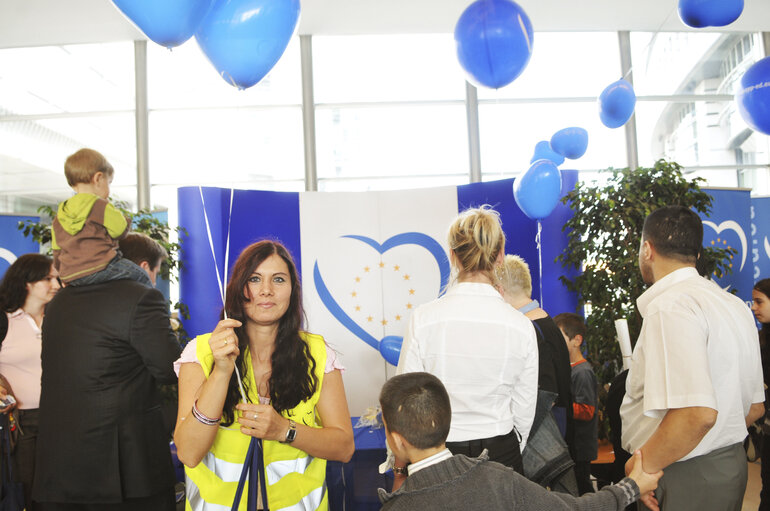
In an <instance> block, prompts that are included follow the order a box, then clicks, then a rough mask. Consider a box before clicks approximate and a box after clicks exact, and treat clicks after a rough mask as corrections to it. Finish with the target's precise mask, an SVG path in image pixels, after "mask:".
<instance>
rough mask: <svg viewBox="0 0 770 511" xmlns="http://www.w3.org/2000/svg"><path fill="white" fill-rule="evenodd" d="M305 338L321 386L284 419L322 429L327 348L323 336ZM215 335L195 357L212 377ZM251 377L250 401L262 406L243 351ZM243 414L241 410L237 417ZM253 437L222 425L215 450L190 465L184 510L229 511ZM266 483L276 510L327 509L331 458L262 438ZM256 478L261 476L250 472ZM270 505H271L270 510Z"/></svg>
mask: <svg viewBox="0 0 770 511" xmlns="http://www.w3.org/2000/svg"><path fill="white" fill-rule="evenodd" d="M300 335H301V337H302V339H303V340H304V341H305V342H306V343H307V344H308V347H309V348H310V356H312V357H313V359H314V360H315V363H316V367H315V372H316V376H317V377H318V385H317V388H316V391H315V394H313V395H312V396H311V397H310V399H308V400H307V401H303V402H301V403H300V404H298V405H297V406H295V407H294V408H292V409H291V410H289V411H288V412H283V413H282V415H283V416H284V417H287V418H291V419H293V420H294V421H295V422H297V423H298V424H304V425H305V426H310V427H313V428H320V427H322V426H321V424H320V421H319V418H318V417H317V415H316V413H315V407H316V404H317V403H318V398H319V397H320V395H321V385H322V383H323V377H324V370H325V368H326V344H325V343H324V340H323V337H321V336H320V335H314V334H310V333H304V332H303V333H301V334H300ZM209 337H211V334H204V335H199V336H198V337H197V347H196V356H197V358H198V362H200V364H201V367H202V368H203V372H204V373H205V375H206V378H208V376H209V374H211V371H212V369H213V367H214V357H213V355H212V354H211V347H210V346H209ZM244 357H245V359H246V367H247V368H248V370H247V374H246V378H247V379H248V382H249V385H248V393H249V396H248V397H249V400H250V401H251V402H252V403H258V402H259V397H258V395H257V384H256V382H255V380H254V370H253V368H252V365H251V354H250V353H249V350H248V349H246V352H245V353H244ZM239 416H240V412H237V416H236V418H237V417H239ZM250 441H251V437H250V436H248V435H244V434H243V433H241V431H240V424H239V423H238V422H233V424H231V425H230V426H227V427H225V426H221V425H220V426H219V431H218V432H217V436H216V438H215V439H214V443H213V444H212V446H211V449H210V450H209V452H208V453H206V455H205V456H204V458H203V459H202V460H201V462H200V463H199V464H198V465H197V466H196V467H195V468H189V467H185V475H186V477H185V480H186V482H185V485H186V486H185V493H186V500H187V502H186V503H185V509H186V510H187V511H212V510H216V511H229V509H230V508H231V507H232V505H233V500H234V499H235V491H236V489H237V487H238V479H239V478H240V476H241V470H242V469H243V464H244V461H245V459H246V451H247V450H248V448H249V442H250ZM262 446H263V456H264V464H265V480H266V486H267V500H268V504H269V507H270V510H271V511H278V510H280V509H286V510H291V511H315V510H321V511H326V509H327V508H328V500H327V495H326V460H323V459H321V458H314V457H313V456H310V455H308V454H307V453H306V452H304V451H300V450H299V449H296V448H294V447H292V446H291V445H290V444H282V443H280V442H276V441H274V440H263V441H262ZM250 475H251V476H256V474H250ZM247 501H248V499H247V492H246V488H244V492H243V495H242V497H241V502H240V505H239V507H238V509H239V510H245V509H246V504H247ZM265 507H267V506H265Z"/></svg>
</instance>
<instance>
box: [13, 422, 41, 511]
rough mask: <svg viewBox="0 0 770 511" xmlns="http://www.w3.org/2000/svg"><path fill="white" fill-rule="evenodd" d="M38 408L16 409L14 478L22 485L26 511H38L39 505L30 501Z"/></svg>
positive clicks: (33, 473) (33, 475) (33, 476)
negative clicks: (18, 431)
mask: <svg viewBox="0 0 770 511" xmlns="http://www.w3.org/2000/svg"><path fill="white" fill-rule="evenodd" d="M39 416H40V413H39V409H37V408H34V409H31V410H17V411H16V417H17V418H18V421H19V429H20V434H19V437H18V440H17V441H16V446H15V448H14V450H13V470H14V474H13V475H14V479H16V481H18V482H20V483H21V484H22V486H23V487H24V505H25V507H26V509H27V511H38V510H39V509H40V506H38V505H37V504H35V503H34V502H32V481H33V480H34V479H35V449H36V446H37V425H38V418H39Z"/></svg>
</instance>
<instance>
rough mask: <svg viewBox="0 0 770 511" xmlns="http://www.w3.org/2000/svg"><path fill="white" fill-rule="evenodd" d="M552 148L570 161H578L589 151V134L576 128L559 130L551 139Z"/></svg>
mask: <svg viewBox="0 0 770 511" xmlns="http://www.w3.org/2000/svg"><path fill="white" fill-rule="evenodd" d="M551 148H553V150H554V151H556V152H557V153H559V154H560V155H562V156H564V157H566V158H569V159H570V160H576V159H578V158H580V157H581V156H583V155H584V154H585V153H586V149H588V132H587V131H586V130H584V129H583V128H574V127H573V128H564V129H562V130H559V131H557V132H556V133H554V134H553V136H552V137H551Z"/></svg>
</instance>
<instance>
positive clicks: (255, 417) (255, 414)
mask: <svg viewBox="0 0 770 511" xmlns="http://www.w3.org/2000/svg"><path fill="white" fill-rule="evenodd" d="M257 417H259V414H258V413H257V412H254V420H257Z"/></svg>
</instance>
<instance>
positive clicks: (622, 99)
mask: <svg viewBox="0 0 770 511" xmlns="http://www.w3.org/2000/svg"><path fill="white" fill-rule="evenodd" d="M635 107H636V94H634V88H633V87H632V86H631V84H630V83H628V82H627V81H626V80H623V79H621V80H618V81H617V82H613V83H611V84H609V85H608V86H607V87H606V88H605V89H604V90H603V91H602V93H601V94H599V118H600V119H601V120H602V124H604V125H605V126H607V127H608V128H619V127H621V126H623V125H624V124H625V123H627V122H628V120H629V119H630V118H631V115H633V113H634V108H635Z"/></svg>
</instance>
